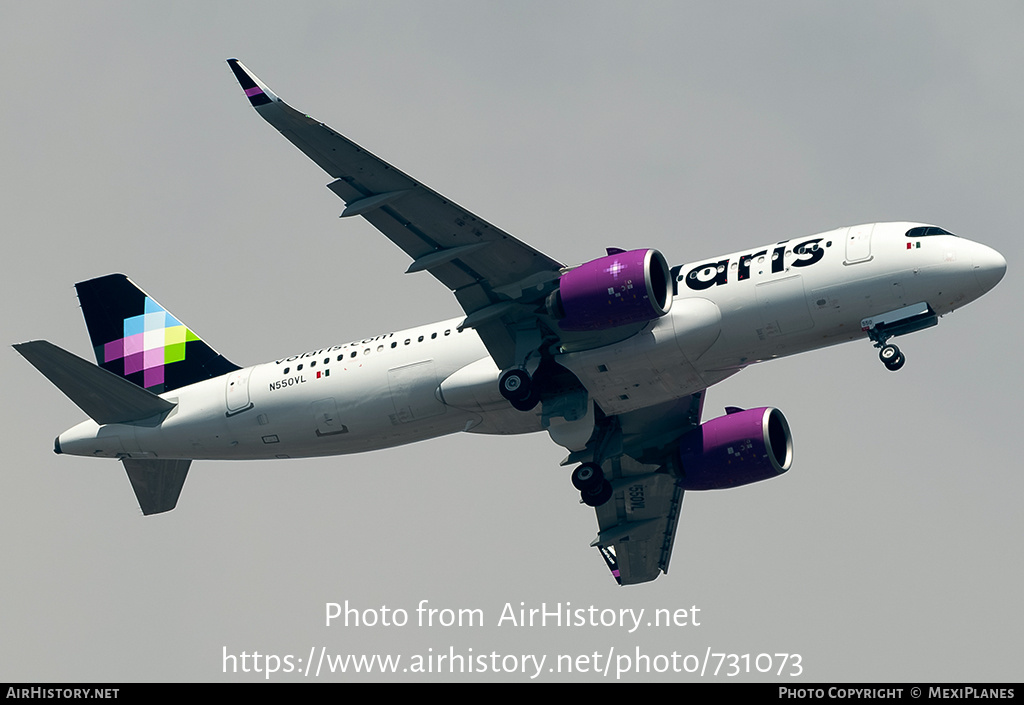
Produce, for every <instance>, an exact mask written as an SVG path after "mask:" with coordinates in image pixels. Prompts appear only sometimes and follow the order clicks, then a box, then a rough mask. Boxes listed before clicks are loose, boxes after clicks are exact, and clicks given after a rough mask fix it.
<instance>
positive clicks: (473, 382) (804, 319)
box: [58, 223, 1005, 460]
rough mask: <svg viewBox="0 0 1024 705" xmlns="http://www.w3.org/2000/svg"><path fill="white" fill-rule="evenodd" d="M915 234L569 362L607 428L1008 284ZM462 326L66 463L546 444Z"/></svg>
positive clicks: (256, 385)
mask: <svg viewBox="0 0 1024 705" xmlns="http://www.w3.org/2000/svg"><path fill="white" fill-rule="evenodd" d="M913 225H914V224H908V223H879V224H874V225H867V226H856V227H853V228H840V229H838V230H834V231H830V232H826V233H821V234H819V235H814V236H810V237H804V238H798V239H795V240H790V241H787V242H784V243H775V244H772V245H765V246H762V247H759V248H752V249H749V250H745V251H743V252H738V253H733V254H729V255H723V256H721V257H715V258H711V259H708V260H706V261H703V262H695V263H690V264H686V265H683V266H682V267H679V268H677V269H678V276H677V281H676V286H677V293H676V295H675V297H674V300H673V305H672V308H671V310H670V311H669V313H668V314H667V315H665V316H663V317H662V318H659V319H656V320H655V321H652V322H651V323H649V324H648V325H647V326H645V327H644V329H643V330H641V331H640V332H639V333H637V334H636V335H634V336H631V337H629V338H627V339H626V340H623V341H621V342H618V343H615V344H612V345H607V346H603V347H599V348H594V349H590V350H579V351H573V350H566V351H564V352H563V353H562V354H560V355H558V356H557V358H556V360H557V362H559V363H560V364H561V365H562V366H563V367H565V368H567V369H569V370H571V371H572V372H573V373H574V374H575V375H576V376H577V377H578V378H579V379H580V381H581V382H582V383H583V385H584V386H585V387H586V388H587V391H588V393H589V394H590V397H591V398H592V399H593V400H594V401H595V402H596V403H597V404H598V405H599V406H600V407H601V409H602V411H604V413H606V414H609V415H612V414H621V413H626V412H629V411H634V410H637V409H641V408H644V407H648V406H652V405H654V404H658V403H662V402H665V401H670V400H672V399H677V398H680V397H682V396H685V395H689V394H693V393H695V392H698V391H701V390H703V389H706V388H707V387H709V386H711V385H713V384H715V383H716V382H719V381H721V380H723V379H725V378H726V377H728V376H730V375H732V374H734V373H736V372H738V371H739V370H740V369H742V368H744V367H746V366H747V365H750V364H753V363H755V362H760V361H763V360H769V359H773V358H776V357H782V356H785V355H792V354H795V353H800V352H805V351H808V350H813V349H816V348H821V347H825V346H829V345H834V344H836V343H841V342H845V341H848V340H854V339H858V338H864V337H866V333H865V332H864V331H863V330H862V328H861V321H862V320H863V319H865V318H869V317H871V316H876V315H880V314H883V313H886V312H890V311H894V310H897V309H900V308H903V307H905V306H910V305H913V304H918V303H922V302H924V303H927V304H928V305H929V306H930V307H931V309H932V310H933V311H934V312H935V313H936V314H937V315H940V316H941V315H943V314H946V313H949V312H950V311H952V310H954V309H956V308H959V307H960V306H963V305H964V304H966V303H969V302H970V301H973V300H974V299H976V298H978V297H979V296H981V295H982V294H984V293H985V292H986V291H988V290H989V289H991V288H992V287H993V286H995V284H996V283H998V281H999V279H1000V278H1001V277H1002V274H1003V272H1004V271H1005V261H1004V260H1003V258H1002V257H1001V256H1000V255H999V254H998V253H996V252H995V251H994V250H992V249H990V248H988V247H986V246H984V245H980V244H978V243H974V242H971V241H969V240H965V239H963V238H958V237H954V236H952V235H937V236H927V237H921V238H918V239H916V240H912V239H908V238H907V237H906V236H905V233H906V232H907V230H908V228H909V227H911V226H913ZM460 322H461V319H452V320H448V321H443V322H440V323H436V324H432V325H427V326H422V327H419V328H414V329H410V330H406V331H401V332H396V333H388V334H386V335H381V336H376V337H373V338H367V339H364V340H361V341H359V342H351V343H346V344H343V345H338V346H333V347H329V348H324V349H321V350H317V351H310V352H306V353H302V354H300V355H294V356H291V357H288V358H283V359H281V360H275V361H273V362H268V363H265V364H262V365H256V366H254V367H249V368H245V369H242V370H239V371H237V372H234V373H232V374H229V375H226V376H223V377H218V378H215V379H211V380H207V381H203V382H200V383H197V384H193V385H190V386H188V387H183V388H181V389H177V390H175V391H173V392H168V393H166V394H164V395H162V396H163V397H164V398H166V399H168V400H170V401H173V402H176V406H175V407H174V409H173V410H172V411H170V412H169V413H168V414H167V415H166V417H164V418H158V419H152V420H151V421H150V422H149V423H146V422H141V423H135V424H108V425H104V426H98V425H97V424H96V423H95V422H93V421H86V422H83V423H82V424H79V425H78V426H75V427H74V428H72V429H69V430H68V431H66V432H64V433H63V434H61V435H60V437H59V439H58V442H59V444H60V449H61V452H63V453H70V454H76V455H88V456H99V457H123V456H131V457H135V458H192V459H204V458H209V459H238V460H242V459H255V458H293V457H308V456H325V455H337V454H344V453H357V452H362V451H368V450H374V449H378V448H385V447H390V446H396V445H401V444H404V443H411V442H414V441H419V440H423V439H426V438H432V437H436V436H440V435H444V434H449V433H455V432H458V431H471V432H477V433H502V434H508V433H526V432H532V431H539V430H541V428H542V424H541V409H540V408H539V407H538V409H537V410H536V411H535V412H525V413H524V412H519V411H516V410H514V409H513V408H512V407H511V406H510V405H509V404H508V402H506V401H505V400H504V399H503V398H502V397H501V396H500V394H499V393H498V385H497V380H498V376H499V374H500V371H499V370H498V369H497V367H495V365H494V364H493V362H491V360H490V357H489V356H488V354H487V350H486V349H485V347H484V345H483V343H482V342H481V340H480V338H479V337H478V336H477V334H476V333H475V332H474V331H472V330H470V329H467V330H464V331H462V332H459V330H458V325H459V323H460Z"/></svg>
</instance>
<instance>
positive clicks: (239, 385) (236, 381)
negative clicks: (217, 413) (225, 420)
mask: <svg viewBox="0 0 1024 705" xmlns="http://www.w3.org/2000/svg"><path fill="white" fill-rule="evenodd" d="M252 370H253V368H252V367H246V368H245V369H244V370H238V371H236V372H232V373H231V374H229V375H228V379H227V387H226V388H225V392H224V399H225V403H226V404H227V407H228V410H227V415H228V416H234V415H235V414H240V413H242V412H243V411H248V410H249V409H251V408H252V407H253V404H252V401H251V400H250V399H249V375H251V374H252Z"/></svg>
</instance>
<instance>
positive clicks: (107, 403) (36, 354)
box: [14, 340, 174, 425]
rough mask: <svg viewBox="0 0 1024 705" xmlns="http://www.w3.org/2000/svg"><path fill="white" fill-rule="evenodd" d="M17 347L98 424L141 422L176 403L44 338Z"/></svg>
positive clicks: (16, 346) (23, 355)
mask: <svg viewBox="0 0 1024 705" xmlns="http://www.w3.org/2000/svg"><path fill="white" fill-rule="evenodd" d="M14 349H15V350H17V351H18V352H19V353H21V356H22V357H24V358H25V359H26V360H28V361H29V362H30V363H32V366H33V367H35V368H36V369H37V370H39V371H40V372H42V373H43V375H44V376H45V377H46V378H47V379H48V380H50V381H51V382H53V383H54V385H56V387H57V388H58V389H60V391H62V392H64V394H66V395H67V397H68V398H69V399H71V401H73V402H74V403H75V404H76V405H78V408H80V409H81V410H82V411H84V412H85V413H87V414H88V415H89V417H90V418H91V419H92V420H93V421H95V422H96V423H98V424H101V425H102V424H108V423H130V422H132V421H140V420H142V419H147V418H149V417H151V416H156V415H157V414H162V413H164V412H166V411H170V410H171V409H172V408H174V404H173V403H171V402H169V401H167V400H166V399H161V398H160V397H158V396H157V395H156V394H153V393H152V392H147V391H146V390H145V389H141V388H139V387H137V386H136V385H134V384H132V383H131V382H129V381H127V380H126V379H124V378H122V377H118V376H117V375H116V374H112V373H110V372H108V371H107V370H104V369H101V368H99V367H97V366H96V365H94V364H92V363H91V362H89V361H88V360H83V359H82V358H80V357H78V356H77V355H73V354H71V353H69V352H68V351H67V350H64V349H62V348H59V347H57V346H56V345H54V344H53V343H50V342H47V341H45V340H33V341H30V342H28V343H19V344H18V345H15V346H14Z"/></svg>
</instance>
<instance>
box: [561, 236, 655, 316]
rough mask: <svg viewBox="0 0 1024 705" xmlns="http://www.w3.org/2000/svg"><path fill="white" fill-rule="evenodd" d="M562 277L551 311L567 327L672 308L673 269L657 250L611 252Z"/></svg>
mask: <svg viewBox="0 0 1024 705" xmlns="http://www.w3.org/2000/svg"><path fill="white" fill-rule="evenodd" d="M608 252H609V254H608V256H607V257H601V258H600V259H595V260H593V261H591V262H587V263H585V264H581V265H580V266H579V267H576V268H575V269H572V270H569V271H568V272H566V273H565V274H563V275H562V278H561V279H560V280H559V286H558V289H557V290H556V291H555V292H554V293H553V294H551V296H550V297H549V298H548V312H549V313H550V314H551V315H552V316H553V317H554V318H556V319H559V320H558V325H559V327H560V328H561V329H562V330H565V331H586V330H605V329H607V328H615V327H616V326H624V325H626V324H629V323H643V322H645V321H650V320H653V319H655V318H658V317H660V316H664V315H665V314H666V313H668V310H669V309H670V308H671V307H672V273H671V272H670V271H669V267H668V262H666V261H665V256H664V255H662V254H661V253H660V252H658V251H657V250H629V251H623V250H618V251H615V250H609V251H608Z"/></svg>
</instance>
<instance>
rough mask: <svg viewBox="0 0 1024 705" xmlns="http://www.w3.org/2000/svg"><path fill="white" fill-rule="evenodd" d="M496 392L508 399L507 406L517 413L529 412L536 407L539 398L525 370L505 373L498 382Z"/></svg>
mask: <svg viewBox="0 0 1024 705" xmlns="http://www.w3.org/2000/svg"><path fill="white" fill-rule="evenodd" d="M498 391H499V392H501V396H503V397H505V398H506V399H508V402H509V404H511V405H512V406H513V408H515V409H518V410H519V411H529V410H530V409H532V408H533V407H535V406H537V402H539V401H540V396H539V395H538V394H537V387H536V385H535V384H534V383H533V380H532V379H531V378H530V374H529V373H528V372H527V371H526V370H522V369H518V368H517V369H514V370H508V371H507V372H505V373H504V374H503V375H502V376H501V379H499V380H498Z"/></svg>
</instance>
